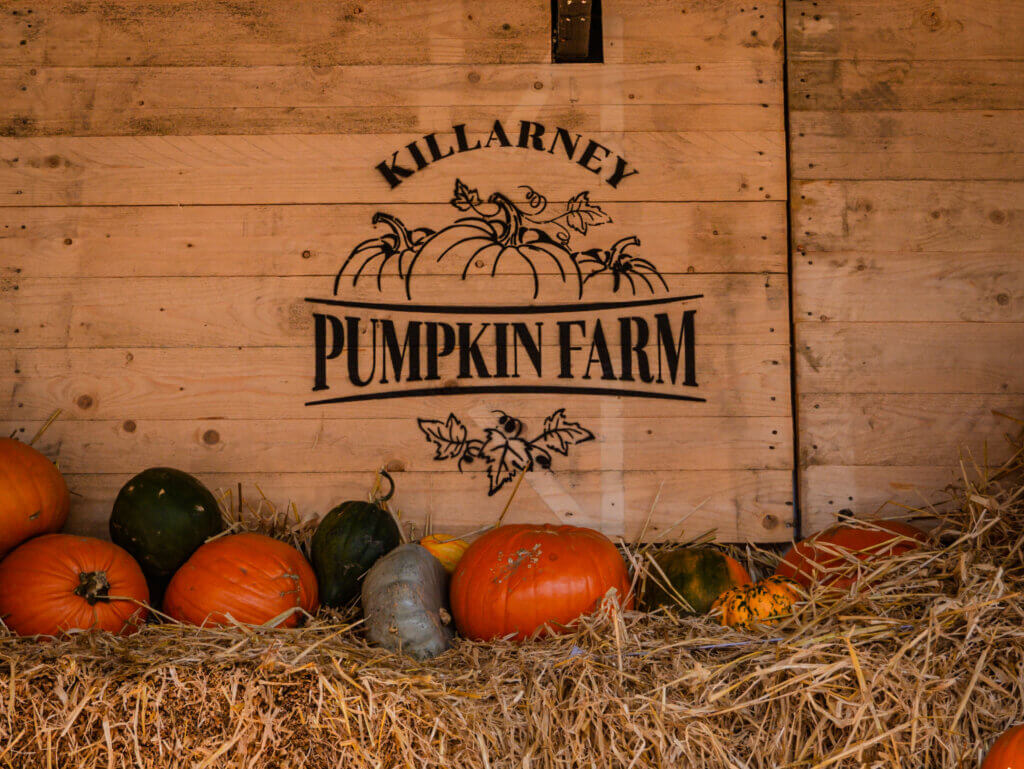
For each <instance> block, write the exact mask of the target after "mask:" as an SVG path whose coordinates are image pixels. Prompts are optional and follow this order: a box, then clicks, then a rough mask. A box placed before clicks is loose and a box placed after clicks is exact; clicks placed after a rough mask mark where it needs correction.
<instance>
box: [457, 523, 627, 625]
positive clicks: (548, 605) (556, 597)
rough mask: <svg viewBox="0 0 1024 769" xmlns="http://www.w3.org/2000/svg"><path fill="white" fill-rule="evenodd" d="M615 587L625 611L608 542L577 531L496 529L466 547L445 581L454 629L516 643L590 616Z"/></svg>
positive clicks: (620, 568) (623, 576)
mask: <svg viewBox="0 0 1024 769" xmlns="http://www.w3.org/2000/svg"><path fill="white" fill-rule="evenodd" d="M611 588H615V590H616V591H617V595H618V600H619V602H620V604H623V605H624V606H626V608H631V607H632V602H633V599H632V594H631V592H630V580H629V574H628V573H627V571H626V564H625V562H623V560H622V556H621V555H620V554H619V551H618V550H617V549H616V548H615V545H613V544H612V542H611V540H609V539H608V538H607V537H605V536H604V535H603V534H601V533H600V532H597V531H594V530H592V529H584V528H580V527H577V526H548V525H544V526H533V525H522V524H521V525H514V526H502V527H499V528H497V529H493V530H492V531H489V532H487V533H486V534H484V535H483V536H482V537H480V538H479V539H478V540H476V542H474V543H473V544H472V545H470V546H469V549H468V550H466V553H465V555H463V556H462V559H461V560H460V561H459V564H458V566H456V567H455V574H454V576H453V577H452V585H451V603H452V615H453V616H454V617H455V625H456V627H458V629H459V632H460V633H462V634H463V635H464V636H466V637H468V638H473V639H476V640H480V641H486V640H490V639H493V638H501V637H503V636H507V635H514V637H515V638H516V639H517V640H523V639H525V638H527V637H529V636H530V635H532V634H533V633H534V631H536V630H538V629H540V628H542V627H544V626H545V625H547V626H549V627H550V628H551V630H552V631H553V632H556V633H558V632H562V631H564V629H565V626H566V625H568V624H569V623H570V622H572V621H573V620H575V619H577V618H579V617H580V616H582V615H584V614H586V613H587V612H590V611H593V610H594V609H595V608H596V607H597V606H598V605H599V603H600V601H601V599H602V598H603V597H604V596H605V594H606V593H607V592H608V591H609V590H610V589H611Z"/></svg>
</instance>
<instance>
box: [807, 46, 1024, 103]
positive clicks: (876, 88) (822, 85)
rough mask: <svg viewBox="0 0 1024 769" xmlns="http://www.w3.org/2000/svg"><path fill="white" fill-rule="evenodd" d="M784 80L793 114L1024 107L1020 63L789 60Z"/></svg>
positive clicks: (1022, 66) (1023, 67)
mask: <svg viewBox="0 0 1024 769" xmlns="http://www.w3.org/2000/svg"><path fill="white" fill-rule="evenodd" d="M965 55H966V54H965ZM789 82H790V92H789V93H790V100H789V104H790V109H791V110H793V111H794V112H797V111H800V110H816V111H822V110H936V111H937V110H965V109H991V110H996V109H1005V110H1019V109H1021V108H1022V107H1024V105H1022V104H1021V98H1020V94H1021V88H1022V87H1024V61H1013V60H1009V61H1006V60H1004V61H964V60H962V59H961V58H960V57H954V58H951V59H946V60H939V61H906V60H900V61H873V60H866V59H861V58H856V59H853V60H849V61H846V60H830V61H799V60H792V61H791V62H790V80H789Z"/></svg>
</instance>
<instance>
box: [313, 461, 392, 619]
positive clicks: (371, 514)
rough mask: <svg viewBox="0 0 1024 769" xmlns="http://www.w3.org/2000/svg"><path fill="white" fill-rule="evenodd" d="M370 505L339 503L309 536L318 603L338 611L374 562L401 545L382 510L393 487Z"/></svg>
mask: <svg viewBox="0 0 1024 769" xmlns="http://www.w3.org/2000/svg"><path fill="white" fill-rule="evenodd" d="M381 476H382V477H383V478H386V479H387V481H388V483H390V484H391V490H390V491H389V492H388V493H387V494H386V495H385V496H383V497H378V498H376V499H374V500H373V501H372V502H360V501H351V502H342V503H341V504H340V505H338V506H337V507H335V508H334V509H333V510H331V512H329V513H328V514H327V515H325V516H324V519H323V520H322V521H320V525H319V526H318V527H317V530H316V533H315V534H314V535H313V542H312V546H311V548H310V555H311V559H310V560H312V562H313V570H314V571H316V579H317V583H318V586H319V588H320V603H322V604H323V605H325V606H331V607H334V608H339V607H341V606H344V605H345V604H347V603H348V602H349V601H351V600H352V599H353V598H355V597H356V596H357V595H359V589H360V585H361V583H362V580H363V576H364V575H365V574H366V572H367V571H368V570H369V568H370V567H371V566H373V564H374V563H376V562H377V559H378V558H380V557H381V556H382V555H385V554H387V553H389V552H391V551H392V550H394V549H395V548H396V547H398V546H399V545H400V544H401V543H402V535H401V533H400V532H399V530H398V524H397V523H395V519H394V517H393V516H392V515H391V513H389V512H388V511H387V509H386V508H385V507H384V503H385V502H387V500H388V499H390V498H391V494H392V493H394V490H395V486H394V482H393V481H392V480H391V476H390V475H388V474H387V473H385V472H382V473H381Z"/></svg>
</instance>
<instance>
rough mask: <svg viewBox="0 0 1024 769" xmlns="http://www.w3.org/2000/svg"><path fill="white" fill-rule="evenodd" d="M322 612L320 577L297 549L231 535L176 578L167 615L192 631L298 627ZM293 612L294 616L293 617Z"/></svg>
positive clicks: (209, 545) (260, 537) (169, 591)
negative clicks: (228, 627)
mask: <svg viewBox="0 0 1024 769" xmlns="http://www.w3.org/2000/svg"><path fill="white" fill-rule="evenodd" d="M316 607H317V585H316V574H315V573H314V572H313V567H312V566H310V565H309V561H307V560H306V559H305V557H304V556H303V555H302V553H300V552H299V551H298V550H296V549H295V548H294V547H292V546H291V545H289V544H287V543H285V542H281V541H280V540H277V539H273V538H271V537H267V536H264V535H263V534H253V533H244V534H229V535H228V536H226V537H221V538H219V539H214V540H211V541H210V542H207V543H206V544H205V545H203V546H201V547H200V548H199V549H198V550H196V551H195V552H194V553H193V554H192V557H191V558H189V559H188V560H187V561H185V563H184V565H183V566H182V567H181V568H180V569H178V571H177V572H176V573H175V575H174V576H173V577H172V578H171V582H170V584H169V585H168V586H167V592H166V593H165V594H164V612H166V613H167V614H168V615H170V616H171V617H173V618H174V619H176V620H178V621H179V622H185V623H188V624H191V625H202V626H206V627H219V626H224V625H230V624H232V622H231V620H229V619H228V616H229V615H230V617H231V619H233V620H235V621H236V622H240V623H243V624H246V625H263V624H266V623H268V622H270V621H271V620H274V619H277V620H278V621H277V623H276V626H277V627H295V626H296V625H298V624H299V620H300V619H301V618H302V617H301V615H302V611H299V610H300V609H301V610H304V611H307V612H310V613H312V612H313V611H315V610H316ZM289 612H290V613H289Z"/></svg>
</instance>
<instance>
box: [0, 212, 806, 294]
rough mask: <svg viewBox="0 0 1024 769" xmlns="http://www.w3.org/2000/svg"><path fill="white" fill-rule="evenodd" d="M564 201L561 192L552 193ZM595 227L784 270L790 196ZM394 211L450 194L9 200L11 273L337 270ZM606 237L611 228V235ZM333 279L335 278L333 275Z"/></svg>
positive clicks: (693, 265)
mask: <svg viewBox="0 0 1024 769" xmlns="http://www.w3.org/2000/svg"><path fill="white" fill-rule="evenodd" d="M551 204H552V205H556V204H557V203H556V201H552V202H551ZM603 208H604V209H605V211H606V212H607V213H608V215H609V216H611V218H612V222H611V223H610V224H606V225H603V226H602V227H601V230H599V231H598V232H597V233H595V237H596V236H597V235H598V234H600V233H601V232H606V233H607V240H608V241H609V242H614V241H616V240H618V239H619V238H622V237H626V236H627V235H631V234H635V233H640V234H641V235H642V241H643V248H644V252H645V253H646V254H649V255H651V256H652V257H654V260H655V261H658V262H660V261H661V260H662V259H664V258H665V257H664V256H662V255H668V258H669V259H670V260H671V261H672V262H673V263H674V264H676V265H677V267H676V269H678V270H679V271H680V272H785V271H786V237H787V232H786V217H785V203H784V202H783V201H763V202H759V203H643V204H638V203H609V204H607V205H604V206H603ZM378 210H384V211H387V212H389V213H392V214H394V215H396V216H398V217H399V218H400V219H402V220H403V221H406V222H416V223H417V225H422V226H428V227H434V228H438V227H440V226H443V225H445V224H448V223H450V222H451V219H452V213H453V209H452V208H451V206H450V205H449V204H448V203H437V204H434V205H415V206H414V205H402V204H398V205H391V204H387V205H382V206H369V205H357V204H352V205H339V206H331V205H325V206H316V205H309V206H306V205H301V206H142V207H128V208H122V207H105V206H103V207H78V206H76V207H68V208H62V207H61V208H13V207H12V208H0V248H2V253H3V259H2V263H0V278H3V277H13V276H20V277H21V278H32V277H68V278H71V277H118V276H135V277H146V276H149V277H158V276H177V275H181V276H186V275H189V276H211V277H212V276H222V277H223V276H232V275H280V276H286V275H291V276H299V275H308V276H315V275H318V276H322V277H325V278H326V277H327V276H329V275H333V274H334V272H335V271H337V269H338V268H339V267H340V266H341V264H342V262H343V261H344V259H345V257H346V256H347V255H348V253H349V252H350V251H351V249H352V247H353V246H354V245H355V244H356V243H358V242H359V241H360V240H361V239H362V237H363V236H364V235H363V234H362V233H364V234H365V236H369V235H370V234H371V233H373V232H376V231H377V229H376V228H374V227H373V226H372V224H371V219H372V217H373V214H374V213H375V212H376V211H378ZM602 237H604V236H602ZM323 285H325V286H326V285H329V279H327V280H324V281H323Z"/></svg>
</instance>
